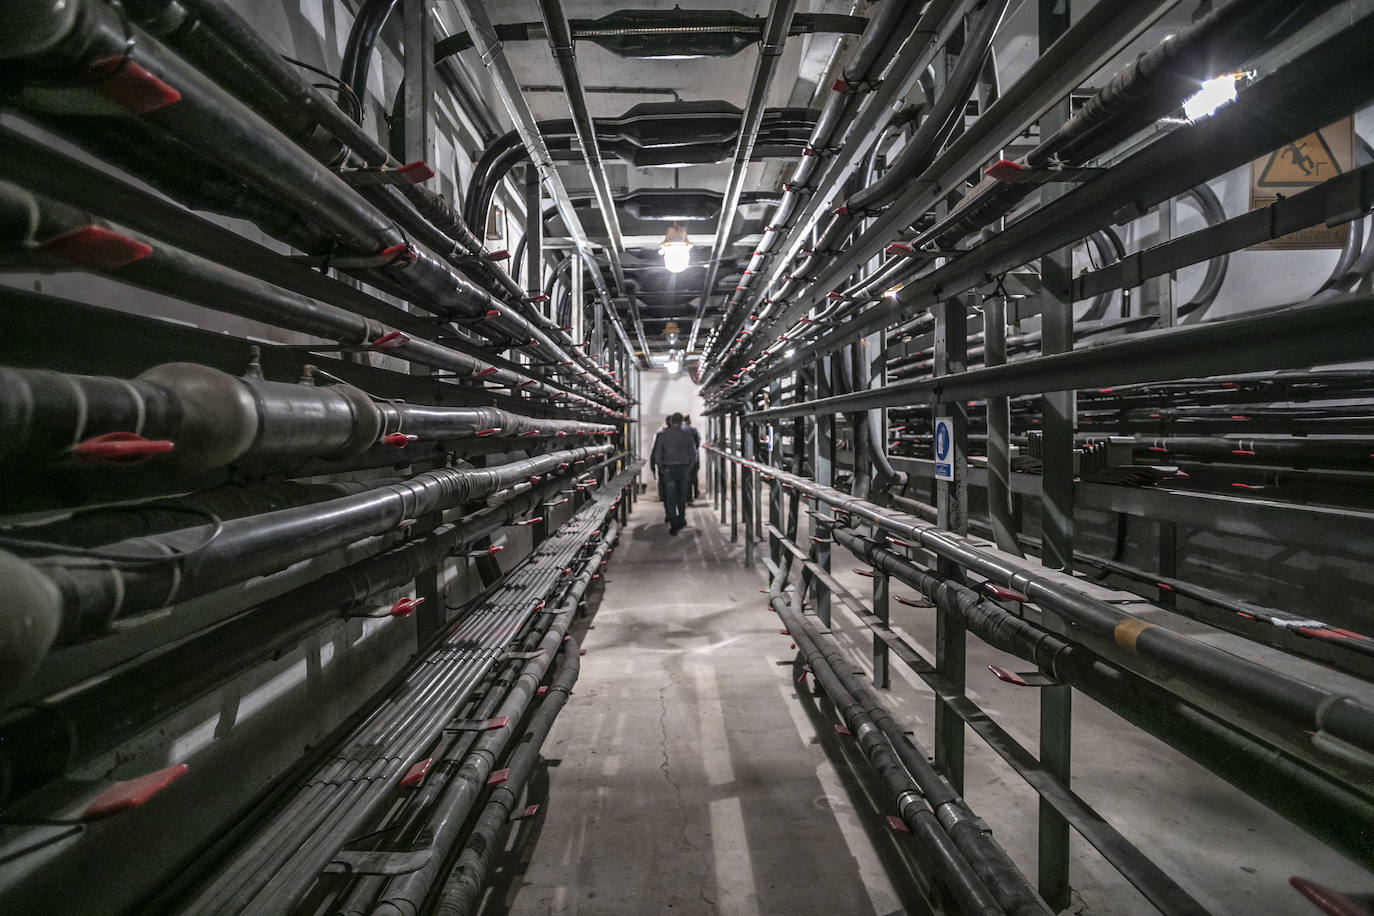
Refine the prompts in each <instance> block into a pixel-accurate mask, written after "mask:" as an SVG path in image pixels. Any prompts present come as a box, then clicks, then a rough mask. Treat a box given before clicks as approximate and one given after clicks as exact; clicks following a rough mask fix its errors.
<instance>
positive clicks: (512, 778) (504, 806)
mask: <svg viewBox="0 0 1374 916" xmlns="http://www.w3.org/2000/svg"><path fill="white" fill-rule="evenodd" d="M578 651H579V647H578V644H577V640H575V639H569V640H568V641H567V642H565V643H564V644H563V653H562V655H560V656H559V659H558V667H557V668H556V669H555V671H554V676H553V682H552V683H550V684H549V689H548V692H547V693H546V694H545V696H544V700H543V702H541V703H540V704H539V709H538V710H537V711H536V712H535V714H534V718H533V719H531V720H530V724H529V727H528V728H527V729H526V730H525V734H524V736H523V737H522V738H521V739H520V741H519V742H518V744H517V747H516V750H515V753H514V754H512V755H511V757H510V760H508V761H507V762H506V769H507V774H506V780H505V782H503V783H501V784H500V785H499V786H497V787H496V788H495V789H493V790H492V791H491V795H490V796H488V798H487V804H486V806H485V807H484V808H483V809H482V814H481V816H480V817H479V818H478V819H477V824H476V826H474V827H473V829H472V833H470V834H469V835H468V838H467V842H465V843H464V844H463V851H462V853H461V854H460V855H459V856H458V861H457V862H456V863H455V864H454V866H453V868H452V869H451V870H450V872H449V874H448V877H447V878H446V879H445V881H444V884H443V887H442V890H441V891H440V894H439V898H438V900H437V901H436V903H435V905H434V913H435V916H468V914H470V913H472V912H474V911H475V910H476V908H477V905H478V903H479V902H480V899H481V895H482V891H483V890H484V889H485V888H486V885H487V876H488V873H489V871H490V868H491V860H492V857H493V855H494V854H495V853H496V852H497V851H498V849H497V841H498V837H499V836H500V835H501V832H502V831H503V830H504V829H505V827H506V825H507V823H509V820H510V816H511V812H512V811H514V810H515V806H516V804H517V803H518V802H519V800H520V793H521V792H522V791H524V788H525V784H526V783H527V782H528V781H529V778H530V776H531V775H532V774H533V772H534V769H535V767H536V765H537V764H538V762H539V751H540V748H542V747H543V745H544V741H545V740H546V739H547V738H548V736H549V731H550V730H551V729H552V728H553V723H554V720H555V719H557V718H558V714H559V713H560V712H562V710H563V706H564V704H565V703H567V701H568V698H569V697H571V696H572V688H573V685H574V684H576V683H577V676H578V673H579V670H580V668H581V665H580V662H579V658H578Z"/></svg>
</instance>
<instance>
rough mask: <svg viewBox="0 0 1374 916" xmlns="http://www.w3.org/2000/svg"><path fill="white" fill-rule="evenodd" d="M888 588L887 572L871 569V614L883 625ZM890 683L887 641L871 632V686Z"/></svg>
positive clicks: (886, 615)
mask: <svg viewBox="0 0 1374 916" xmlns="http://www.w3.org/2000/svg"><path fill="white" fill-rule="evenodd" d="M890 588H891V583H890V582H889V580H888V577H887V574H886V573H884V572H880V571H879V570H877V569H875V570H873V616H875V617H877V618H878V619H879V620H880V621H882V624H883V626H887V623H888V620H889V617H888V611H889V609H888V591H889V589H890ZM891 685H892V678H891V668H890V667H889V665H888V658H887V641H886V640H884V639H883V638H882V637H881V636H879V635H878V634H877V633H876V632H875V633H874V634H873V686H875V687H890V686H891Z"/></svg>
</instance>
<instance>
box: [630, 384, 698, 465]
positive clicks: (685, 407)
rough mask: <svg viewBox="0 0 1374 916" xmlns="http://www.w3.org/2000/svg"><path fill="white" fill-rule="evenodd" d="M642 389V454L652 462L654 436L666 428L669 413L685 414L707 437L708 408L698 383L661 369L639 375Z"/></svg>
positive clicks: (640, 411) (640, 436) (640, 426)
mask: <svg viewBox="0 0 1374 916" xmlns="http://www.w3.org/2000/svg"><path fill="white" fill-rule="evenodd" d="M639 379H640V387H639V397H640V405H639V418H640V422H639V454H640V455H641V456H642V457H643V458H644V460H645V461H648V460H649V451H650V450H651V449H652V448H653V447H654V436H655V434H657V433H658V431H659V430H660V429H662V428H663V418H664V417H666V416H668V414H670V413H685V414H689V415H690V416H691V417H692V426H694V427H695V428H696V430H697V432H699V433H701V434H702V435H703V436H704V435H705V434H706V417H705V416H704V414H703V411H704V410H705V405H704V404H703V403H702V400H701V394H700V392H698V390H697V386H696V383H695V382H693V381H692V379H691V377H690V376H688V375H687V373H686V372H681V373H678V374H677V375H669V374H668V373H667V372H665V371H664V370H662V369H649V370H645V371H643V372H641V373H640V376H639Z"/></svg>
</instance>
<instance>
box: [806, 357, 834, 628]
mask: <svg viewBox="0 0 1374 916" xmlns="http://www.w3.org/2000/svg"><path fill="white" fill-rule="evenodd" d="M835 358H836V357H833V356H823V357H821V358H820V359H818V360H816V397H818V398H827V397H829V396H830V395H831V394H833V393H834V385H833V380H832V377H831V370H832V366H833V362H832V360H834V359H835ZM815 423H816V435H815V439H814V441H813V443H812V447H811V448H812V451H811V467H812V470H813V472H814V475H815V481H816V483H818V484H821V485H822V486H827V487H828V486H830V485H831V484H833V483H834V467H835V415H834V414H833V413H818V414H816V420H815ZM821 507H822V503H821V501H820V500H819V499H813V500H812V501H811V509H812V511H813V512H814V513H815V514H814V515H812V516H811V520H812V523H811V526H810V528H811V534H812V537H813V538H815V540H813V541H812V544H813V545H814V547H813V549H812V555H813V556H814V557H815V558H816V565H818V566H820V568H821V569H823V570H825V571H826V572H827V573H828V572H830V540H831V537H832V535H831V526H830V525H829V524H827V523H825V522H823V521H821V520H820V519H821ZM814 588H815V591H816V617H817V618H819V619H820V621H821V622H822V623H823V624H825V625H826V626H827V627H829V626H830V589H828V588H826V586H825V583H824V582H822V581H820V580H819V579H817V580H816V581H815V583H814Z"/></svg>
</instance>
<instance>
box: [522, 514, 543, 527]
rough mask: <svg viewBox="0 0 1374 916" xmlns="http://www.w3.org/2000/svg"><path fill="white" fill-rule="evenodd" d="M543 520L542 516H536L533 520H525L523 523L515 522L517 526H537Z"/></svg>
mask: <svg viewBox="0 0 1374 916" xmlns="http://www.w3.org/2000/svg"><path fill="white" fill-rule="evenodd" d="M543 520H544V516H542V515H536V516H535V517H534V518H527V519H525V520H524V521H523V522H516V523H515V524H517V525H537V524H539V523H540V522H542V521H543Z"/></svg>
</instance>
